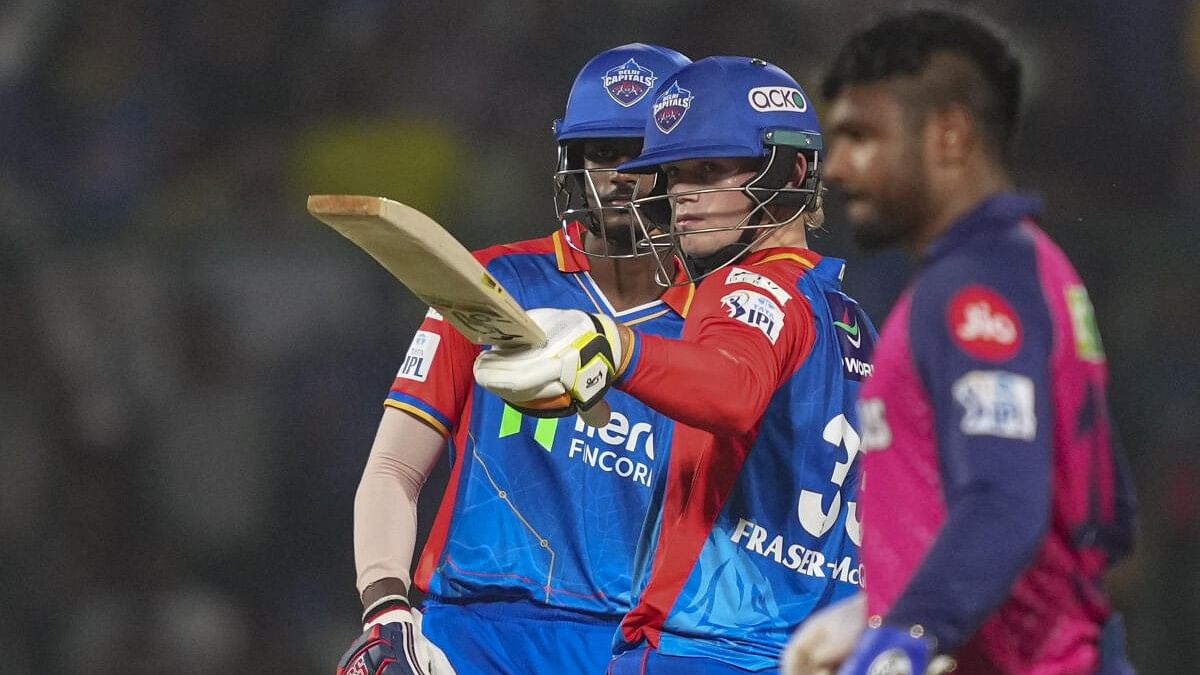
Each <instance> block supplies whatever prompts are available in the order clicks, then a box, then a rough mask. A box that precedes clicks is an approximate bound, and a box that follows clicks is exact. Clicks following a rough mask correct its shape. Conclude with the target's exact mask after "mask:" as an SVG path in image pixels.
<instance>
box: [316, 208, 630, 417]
mask: <svg viewBox="0 0 1200 675" xmlns="http://www.w3.org/2000/svg"><path fill="white" fill-rule="evenodd" d="M308 212H309V213H311V214H312V215H313V216H315V217H316V218H317V219H318V220H320V221H321V222H323V223H325V224H326V225H328V226H329V227H332V228H333V229H335V230H337V231H338V233H340V234H341V235H342V236H344V237H346V238H347V239H349V240H350V241H352V242H354V243H355V245H357V246H358V247H359V248H361V249H362V250H364V251H366V252H367V253H368V254H370V256H371V257H372V258H374V259H375V261H376V262H378V263H379V264H380V265H382V266H383V268H384V269H386V270H387V271H389V272H391V273H392V276H394V277H396V278H397V279H399V280H400V283H402V284H404V285H405V286H407V287H408V289H409V290H410V291H412V292H413V293H414V294H415V295H416V296H417V297H418V298H420V299H421V301H422V302H424V303H425V304H427V305H429V306H430V307H433V308H434V309H436V310H437V311H438V312H440V313H441V315H442V316H443V317H445V319H446V320H447V321H449V322H450V324H451V325H453V326H454V327H455V328H456V329H458V331H459V332H460V333H462V334H463V335H464V336H465V337H466V338H467V339H468V340H470V341H471V342H474V343H475V344H479V345H492V346H495V347H502V348H503V347H525V346H541V345H544V344H545V343H546V335H545V333H543V332H542V329H541V327H539V326H538V325H537V324H536V323H534V321H533V319H531V318H530V316H529V315H528V314H527V313H526V312H525V310H524V309H523V308H522V307H521V305H520V304H519V303H518V302H517V301H516V300H515V299H513V297H512V295H510V294H509V293H508V291H506V290H505V289H504V286H502V285H500V282H498V281H496V279H495V278H493V277H492V275H491V274H489V273H488V271H487V270H486V269H484V268H483V265H480V264H479V261H478V260H476V259H475V256H473V255H471V252H470V251H468V250H467V249H466V248H464V247H463V245H462V244H460V243H458V240H457V239H455V238H454V236H453V235H451V234H450V233H449V232H447V231H446V230H445V228H443V227H442V226H441V225H439V224H438V223H437V221H435V220H433V219H432V218H430V217H429V216H427V215H425V214H424V213H421V212H420V211H418V210H416V209H414V208H412V207H411V206H405V205H404V204H401V203H400V202H396V201H392V200H391V199H386V198H384V197H367V196H361V195H309V197H308ZM567 396H568V395H567V394H563V399H562V401H561V402H557V401H556V404H557V406H558V407H561V406H565V405H566V404H567V403H569V398H567ZM548 407H552V406H548ZM609 413H610V410H609V406H608V404H607V403H606V402H604V401H601V402H600V403H598V404H596V405H594V406H592V408H591V409H590V410H587V411H581V412H580V414H579V416H580V417H581V418H583V421H584V422H587V423H588V424H590V425H591V426H594V427H603V426H604V425H606V424H608V420H609Z"/></svg>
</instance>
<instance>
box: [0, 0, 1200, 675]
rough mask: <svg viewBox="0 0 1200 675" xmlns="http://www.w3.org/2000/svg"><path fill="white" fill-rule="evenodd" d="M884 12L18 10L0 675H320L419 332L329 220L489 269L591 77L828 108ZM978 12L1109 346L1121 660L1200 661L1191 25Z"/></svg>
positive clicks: (1025, 155) (27, 6)
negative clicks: (457, 252) (793, 86)
mask: <svg viewBox="0 0 1200 675" xmlns="http://www.w3.org/2000/svg"><path fill="white" fill-rule="evenodd" d="M897 4H898V3H889V2H881V1H863V2H816V1H815V0H740V1H738V2H732V1H729V2H687V1H685V0H656V1H651V2H636V1H633V0H610V1H608V2H603V3H586V2H571V3H566V2H563V3H559V2H550V1H548V0H506V1H505V2H482V1H480V2H473V3H472V2H458V3H455V2H433V1H429V2H416V1H414V2H408V1H404V0H344V1H341V2H334V1H332V0H287V1H285V0H254V1H251V2H247V1H245V0H209V1H208V2H179V1H177V0H174V1H173V0H157V1H155V0H105V1H103V2H100V1H88V0H77V1H72V2H68V1H66V0H8V1H7V2H4V3H0V213H2V214H3V217H2V219H0V378H2V379H0V381H2V382H3V387H0V397H2V399H3V404H2V405H0V671H2V672H3V673H5V674H8V675H25V674H28V673H39V674H40V673H68V672H70V673H76V672H88V673H97V674H108V673H132V674H142V673H158V672H172V673H196V674H207V673H224V672H231V671H233V670H237V671H239V672H251V671H255V672H256V671H259V670H262V671H267V670H269V671H270V672H284V673H332V672H333V664H334V662H335V661H336V659H337V657H338V656H339V655H340V653H341V650H342V649H343V648H344V647H345V646H346V645H347V644H348V642H349V640H351V639H352V638H353V637H354V635H355V633H356V623H357V617H358V610H359V608H358V605H357V602H356V598H355V591H354V586H353V583H354V571H353V560H352V553H351V535H350V532H351V529H350V528H351V504H352V499H353V494H354V489H355V486H356V483H357V479H358V475H359V471H360V469H361V467H362V464H363V462H364V460H365V457H366V453H367V451H368V448H369V445H370V441H371V438H372V437H373V434H374V429H375V424H376V421H377V419H378V417H379V415H380V412H381V405H380V404H381V401H382V399H383V397H384V395H385V391H386V389H387V386H388V384H389V382H390V381H391V378H392V375H393V373H394V372H395V369H396V367H397V366H398V364H399V361H400V358H401V356H402V355H403V352H404V349H405V347H406V345H407V342H408V339H409V337H410V334H411V331H412V330H413V329H414V328H415V326H416V324H417V321H418V319H419V318H420V316H421V309H420V308H419V307H417V306H416V305H415V302H414V301H413V299H412V298H411V297H410V296H409V295H408V294H407V293H406V292H405V291H404V289H403V288H402V287H400V286H399V285H398V284H396V283H395V282H394V281H393V280H392V279H391V278H390V277H388V276H387V275H386V273H384V272H383V271H381V270H380V269H378V268H377V267H376V266H375V265H374V263H372V262H371V261H370V260H369V259H368V258H367V257H365V256H364V255H362V254H361V253H360V252H358V251H357V250H355V249H354V248H353V247H352V246H351V245H349V244H348V243H346V242H344V241H342V240H341V239H339V238H338V237H337V235H335V234H333V233H332V232H329V231H326V229H325V228H324V227H322V226H321V225H320V224H319V223H317V221H315V220H313V219H311V218H309V217H308V216H307V214H306V213H305V212H304V208H303V204H304V196H305V195H306V194H307V193H309V192H358V193H363V192H365V193H378V194H384V195H388V196H391V197H394V198H396V199H399V200H402V201H405V202H408V203H411V204H413V205H416V206H418V207H420V208H423V209H425V210H427V211H428V212H430V213H431V214H433V215H434V216H435V217H437V218H439V219H440V220H442V221H443V222H444V223H446V224H447V225H448V226H449V227H450V229H451V230H452V231H454V232H455V233H456V234H457V235H458V236H459V237H460V238H461V239H462V240H464V241H465V242H466V243H468V244H469V245H473V246H479V245H483V244H487V243H491V242H495V241H499V240H512V239H517V238H524V237H527V236H533V235H537V234H540V233H545V232H548V231H549V230H550V228H551V227H552V226H553V222H552V217H553V212H552V203H551V181H550V172H551V170H552V169H553V163H554V157H555V149H554V142H553V138H552V136H551V134H550V123H551V120H553V119H554V118H555V117H557V116H558V115H559V114H560V113H561V110H562V108H563V106H564V104H565V97H566V94H567V91H568V89H569V86H570V83H571V80H572V79H573V77H574V74H575V72H576V71H577V69H578V68H579V67H580V66H582V64H583V63H584V62H585V61H586V60H587V59H588V58H589V57H590V56H591V55H592V54H594V53H595V52H597V51H600V50H602V49H605V48H608V47H612V46H615V45H618V44H622V43H625V42H632V41H637V40H642V41H652V42H658V43H662V44H665V45H669V46H672V47H675V48H677V49H680V50H682V51H684V52H686V53H688V54H689V55H691V56H692V57H694V58H699V57H701V56H706V55H710V54H714V53H734V54H747V55H755V56H761V57H764V58H766V59H768V60H771V61H773V62H775V63H777V64H779V65H781V66H783V67H784V68H785V69H787V70H789V71H790V72H792V73H793V74H794V75H796V77H797V78H798V79H799V80H800V81H801V82H802V83H804V84H805V86H806V87H807V88H808V90H809V91H810V92H813V93H815V90H816V89H817V83H818V82H819V76H820V73H821V72H822V68H823V66H824V64H825V63H826V62H827V61H828V59H829V58H830V57H831V56H832V53H833V50H835V49H836V47H837V45H838V44H839V43H840V41H841V39H842V38H843V37H844V36H845V34H846V33H847V32H848V31H849V30H850V28H851V27H853V26H855V25H857V24H858V23H859V22H860V21H861V20H862V19H863V18H864V17H865V16H868V15H870V14H872V13H873V12H876V11H879V10H881V9H886V8H889V7H894V6H896V5H897ZM968 6H971V7H974V8H977V9H979V10H981V11H983V12H984V13H985V14H986V15H988V16H991V17H993V18H995V19H997V20H998V21H1000V22H1001V23H1002V24H1004V25H1006V26H1007V27H1008V28H1009V29H1010V31H1011V33H1012V35H1013V37H1014V40H1015V42H1016V44H1017V45H1018V46H1019V48H1020V49H1021V51H1022V52H1023V53H1024V55H1025V58H1026V64H1027V68H1028V76H1027V83H1028V86H1027V88H1026V91H1027V105H1026V122H1025V126H1024V130H1023V135H1022V143H1021V150H1020V153H1019V159H1020V165H1019V177H1020V181H1021V183H1022V185H1023V186H1025V187H1027V188H1031V189H1033V190H1036V191H1037V192H1040V193H1041V194H1042V195H1043V196H1044V197H1045V198H1046V200H1047V204H1048V210H1049V217H1048V218H1047V220H1046V223H1045V226H1046V229H1047V230H1049V231H1050V232H1051V234H1052V235H1053V236H1055V237H1056V238H1057V239H1058V240H1059V242H1060V243H1061V244H1062V245H1063V246H1064V248H1065V249H1066V250H1067V251H1068V252H1069V253H1070V255H1071V256H1072V257H1073V258H1074V260H1075V262H1076V263H1077V265H1078V267H1079V268H1080V271H1081V273H1082V274H1083V276H1084V278H1085V279H1086V281H1087V283H1088V284H1089V286H1090V288H1091V292H1092V295H1093V298H1094V300H1095V302H1096V306H1097V313H1098V318H1099V322H1100V324H1101V329H1102V331H1103V334H1104V336H1105V338H1106V343H1107V348H1108V352H1109V356H1110V360H1111V364H1112V376H1113V380H1114V387H1113V392H1114V393H1113V399H1114V400H1113V406H1114V409H1115V414H1116V417H1117V421H1118V424H1119V426H1120V429H1121V431H1122V435H1123V439H1124V442H1125V445H1126V446H1127V448H1128V451H1129V453H1130V456H1131V457H1132V461H1133V464H1134V468H1135V472H1136V475H1137V480H1138V487H1139V492H1140V500H1141V513H1140V517H1141V532H1140V537H1139V541H1138V549H1137V553H1136V555H1135V556H1134V557H1133V558H1132V559H1131V560H1130V561H1128V562H1127V563H1125V564H1124V565H1122V566H1121V567H1120V568H1119V569H1118V570H1116V571H1115V573H1114V574H1113V575H1112V579H1111V582H1112V583H1111V588H1112V592H1113V594H1114V597H1115V598H1116V602H1117V604H1118V605H1119V606H1120V607H1121V608H1122V609H1123V610H1124V611H1125V612H1126V613H1127V615H1128V620H1129V624H1130V643H1131V648H1132V652H1133V655H1134V658H1135V661H1136V663H1137V664H1138V665H1139V666H1140V668H1141V670H1142V672H1144V673H1189V672H1196V668H1197V666H1196V664H1197V663H1200V639H1198V638H1200V452H1198V451H1197V446H1198V445H1200V431H1198V425H1197V422H1196V420H1197V417H1198V416H1200V387H1198V386H1197V381H1198V377H1200V358H1198V357H1197V354H1198V353H1200V351H1198V350H1197V349H1196V347H1195V340H1196V336H1197V335H1200V312H1198V311H1197V306H1198V303H1197V297H1200V273H1198V272H1197V266H1196V262H1195V256H1196V254H1197V248H1198V247H1197V245H1196V244H1197V241H1198V240H1200V238H1198V237H1197V235H1196V232H1195V228H1196V226H1197V220H1198V219H1197V216H1198V215H1200V188H1198V187H1197V186H1200V152H1198V146H1200V125H1198V124H1197V122H1196V120H1197V118H1198V117H1200V103H1198V101H1200V2H1198V1H1197V0H1140V1H1139V2H1136V3H1131V2H1126V1H1125V0H1090V1H1086V2H1085V1H1083V0H1065V1H1064V2H1059V3H1046V2H1036V1H1034V0H1013V1H1011V2H978V3H968ZM817 103H818V105H820V104H821V102H820V101H819V100H818V101H817ZM828 228H829V230H830V232H829V233H828V234H827V235H826V236H824V237H822V238H820V239H819V240H817V241H816V242H815V243H814V248H817V249H818V250H820V251H821V252H824V253H832V254H836V255H842V256H845V257H848V258H849V259H850V265H851V266H850V268H849V271H848V274H847V280H846V285H847V286H848V287H849V289H850V291H851V292H852V293H853V294H855V295H857V296H858V297H860V298H861V299H862V300H863V301H864V304H865V305H866V306H867V308H868V309H869V310H870V311H871V312H872V314H873V315H874V316H875V318H876V320H877V321H882V319H883V317H884V316H885V314H886V312H887V310H888V308H889V307H890V304H891V303H892V301H893V300H894V299H895V296H896V294H897V293H898V292H899V290H900V288H901V286H902V285H903V281H904V275H905V273H906V271H907V265H908V263H907V262H906V261H905V260H904V259H903V258H900V257H898V256H890V257H889V256H883V257H875V258H863V257H861V256H858V255H857V254H856V253H855V252H854V251H853V249H852V248H850V246H849V245H848V244H847V241H846V237H845V236H844V226H843V221H842V219H841V215H840V213H839V210H838V206H837V205H836V204H834V205H833V206H832V208H831V213H830V218H829V223H828ZM1189 307H1190V308H1191V309H1188V308H1189ZM436 483H437V481H435V485H434V487H433V488H432V489H431V490H429V491H427V493H432V494H427V496H430V497H433V499H432V500H429V501H430V502H431V506H430V507H429V508H428V509H427V510H426V515H427V516H428V515H429V514H431V513H432V503H436V498H437V497H438V496H439V494H438V493H439V491H438V489H437V487H438V486H437V485H436Z"/></svg>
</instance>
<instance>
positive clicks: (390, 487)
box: [354, 310, 479, 594]
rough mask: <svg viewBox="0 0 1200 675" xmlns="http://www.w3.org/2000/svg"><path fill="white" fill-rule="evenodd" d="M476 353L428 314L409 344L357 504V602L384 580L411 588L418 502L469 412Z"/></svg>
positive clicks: (363, 477)
mask: <svg viewBox="0 0 1200 675" xmlns="http://www.w3.org/2000/svg"><path fill="white" fill-rule="evenodd" d="M478 351H479V349H478V347H476V346H475V345H474V344H472V343H471V342H470V341H469V340H467V339H466V338H464V337H463V336H462V335H461V334H460V333H459V332H458V331H456V330H454V328H453V327H452V326H450V325H449V324H448V323H447V322H446V321H445V320H443V319H442V318H441V317H440V315H438V314H437V312H435V311H433V310H430V312H429V314H427V315H426V317H425V321H424V322H423V323H422V324H421V327H420V329H419V330H418V331H417V333H416V335H415V336H414V337H413V341H412V344H411V345H410V346H409V349H408V353H407V354H406V355H405V357H404V362H403V363H402V364H401V366H400V370H399V372H397V373H396V379H395V381H394V382H393V384H392V388H391V391H389V392H388V398H387V400H386V401H385V403H386V405H387V409H386V410H384V414H383V419H382V420H381V421H380V423H379V430H378V432H377V433H376V435H375V442H374V444H373V445H372V446H371V454H370V456H369V457H368V459H367V465H366V468H364V469H363V475H362V480H361V481H360V483H359V486H358V492H357V494H356V495H355V498H354V563H355V570H356V573H357V586H358V591H359V593H360V594H361V593H362V592H363V590H365V589H366V587H367V586H369V585H371V584H372V583H374V582H376V581H379V580H380V579H385V578H396V579H400V580H401V581H403V582H404V584H405V585H406V586H410V585H411V581H412V580H411V573H410V570H411V567H412V560H413V549H414V547H415V542H416V532H417V498H418V496H419V495H420V493H421V488H422V487H423V486H424V485H425V481H426V480H427V479H428V477H429V474H430V472H431V471H432V470H433V467H434V466H435V465H436V463H437V460H438V457H439V456H440V455H441V452H442V449H443V448H444V447H445V443H446V439H448V438H449V437H450V433H451V430H452V429H453V428H454V427H455V425H456V424H457V423H458V421H459V418H460V416H461V414H462V411H463V409H464V407H465V405H466V401H467V398H468V396H469V395H470V392H471V387H472V385H473V380H472V377H471V364H472V362H473V361H474V359H475V355H476V354H477V353H478Z"/></svg>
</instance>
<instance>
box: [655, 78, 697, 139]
mask: <svg viewBox="0 0 1200 675" xmlns="http://www.w3.org/2000/svg"><path fill="white" fill-rule="evenodd" d="M691 107H692V92H691V91H689V90H687V89H684V88H682V87H680V86H679V83H678V82H672V83H671V86H669V87H667V89H666V91H664V92H662V93H661V94H659V95H658V98H656V99H654V124H655V125H656V126H657V127H658V130H659V131H661V132H663V133H664V134H669V133H671V131H672V130H673V129H675V127H677V126H679V123H680V122H682V121H683V116H684V115H686V114H687V111H688V108H691Z"/></svg>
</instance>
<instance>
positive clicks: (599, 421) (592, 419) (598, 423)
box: [579, 401, 612, 429]
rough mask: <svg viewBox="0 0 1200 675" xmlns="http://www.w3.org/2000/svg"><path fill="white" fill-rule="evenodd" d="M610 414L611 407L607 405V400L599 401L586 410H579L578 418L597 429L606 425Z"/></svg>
mask: <svg viewBox="0 0 1200 675" xmlns="http://www.w3.org/2000/svg"><path fill="white" fill-rule="evenodd" d="M611 416H612V408H611V407H609V405H608V401H600V402H598V403H596V405H594V406H592V407H591V408H588V409H587V410H580V411H579V418H580V419H581V420H583V421H584V422H585V423H586V424H587V425H588V426H590V427H596V428H597V429H599V428H600V427H603V426H605V425H607V424H608V420H609V417H611Z"/></svg>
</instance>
